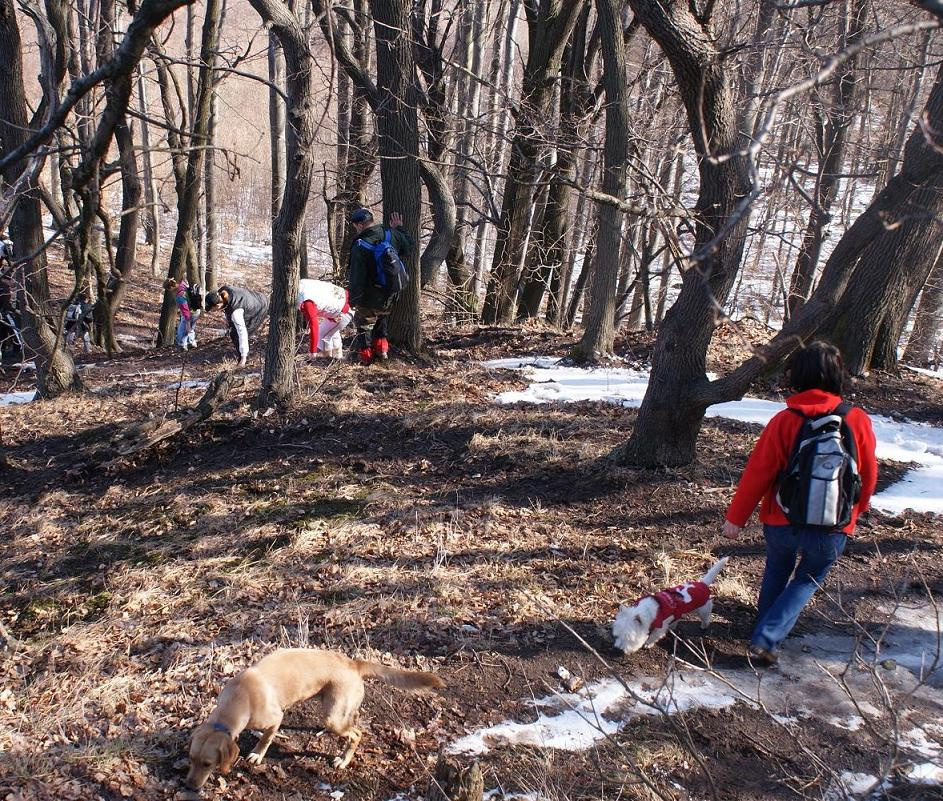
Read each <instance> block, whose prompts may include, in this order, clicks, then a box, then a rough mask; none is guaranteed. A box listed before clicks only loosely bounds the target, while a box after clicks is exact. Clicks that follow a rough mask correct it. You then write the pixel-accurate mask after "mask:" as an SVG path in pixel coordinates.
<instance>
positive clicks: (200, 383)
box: [167, 381, 210, 389]
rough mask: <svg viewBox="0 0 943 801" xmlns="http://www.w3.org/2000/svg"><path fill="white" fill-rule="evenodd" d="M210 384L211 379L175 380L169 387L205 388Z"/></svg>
mask: <svg viewBox="0 0 943 801" xmlns="http://www.w3.org/2000/svg"><path fill="white" fill-rule="evenodd" d="M209 385H210V382H209V381H175V382H174V383H173V384H168V385H167V389H205V388H206V387H208V386H209Z"/></svg>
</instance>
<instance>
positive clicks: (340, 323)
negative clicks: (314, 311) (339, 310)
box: [318, 312, 354, 359]
mask: <svg viewBox="0 0 943 801" xmlns="http://www.w3.org/2000/svg"><path fill="white" fill-rule="evenodd" d="M353 319H354V317H353V315H352V314H350V313H349V312H344V313H343V314H341V315H340V316H339V317H338V318H337V319H336V320H331V319H330V318H328V317H322V318H320V319H319V320H318V350H319V351H321V352H323V353H326V354H327V355H328V356H331V357H332V358H334V359H342V358H343V357H344V345H343V342H342V341H341V331H343V330H344V329H345V328H347V326H348V325H350V321H351V320H353Z"/></svg>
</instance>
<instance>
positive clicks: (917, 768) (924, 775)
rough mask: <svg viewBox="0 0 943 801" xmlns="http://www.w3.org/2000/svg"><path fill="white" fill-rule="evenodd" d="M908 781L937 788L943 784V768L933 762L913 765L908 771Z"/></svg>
mask: <svg viewBox="0 0 943 801" xmlns="http://www.w3.org/2000/svg"><path fill="white" fill-rule="evenodd" d="M906 773H907V779H908V780H909V781H911V782H913V783H914V784H927V785H932V786H934V787H935V786H937V785H941V784H943V767H940V766H939V765H938V764H934V763H933V762H919V763H917V764H916V765H911V766H910V767H909V768H908V769H907V771H906Z"/></svg>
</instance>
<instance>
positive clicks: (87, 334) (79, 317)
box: [65, 289, 95, 353]
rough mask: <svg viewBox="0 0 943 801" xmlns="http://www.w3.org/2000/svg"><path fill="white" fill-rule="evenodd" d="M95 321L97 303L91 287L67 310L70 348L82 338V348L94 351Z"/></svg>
mask: <svg viewBox="0 0 943 801" xmlns="http://www.w3.org/2000/svg"><path fill="white" fill-rule="evenodd" d="M94 321H95V304H94V303H93V302H92V293H91V291H90V290H89V289H85V290H83V291H82V294H81V295H79V297H78V298H76V300H75V302H74V303H72V304H70V305H69V308H67V309H66V310H65V343H66V345H68V346H69V347H70V348H71V347H72V346H73V345H74V344H75V340H76V339H81V340H82V350H83V351H85V353H91V352H92V324H93V323H94Z"/></svg>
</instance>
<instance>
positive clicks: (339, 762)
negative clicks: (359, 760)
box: [331, 755, 353, 770]
mask: <svg viewBox="0 0 943 801" xmlns="http://www.w3.org/2000/svg"><path fill="white" fill-rule="evenodd" d="M351 756H353V755H351ZM350 759H351V757H349V756H336V757H334V759H332V760H331V764H332V765H333V766H334V767H335V768H337V769H338V770H343V769H344V768H346V767H347V766H348V765H349V764H350Z"/></svg>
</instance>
